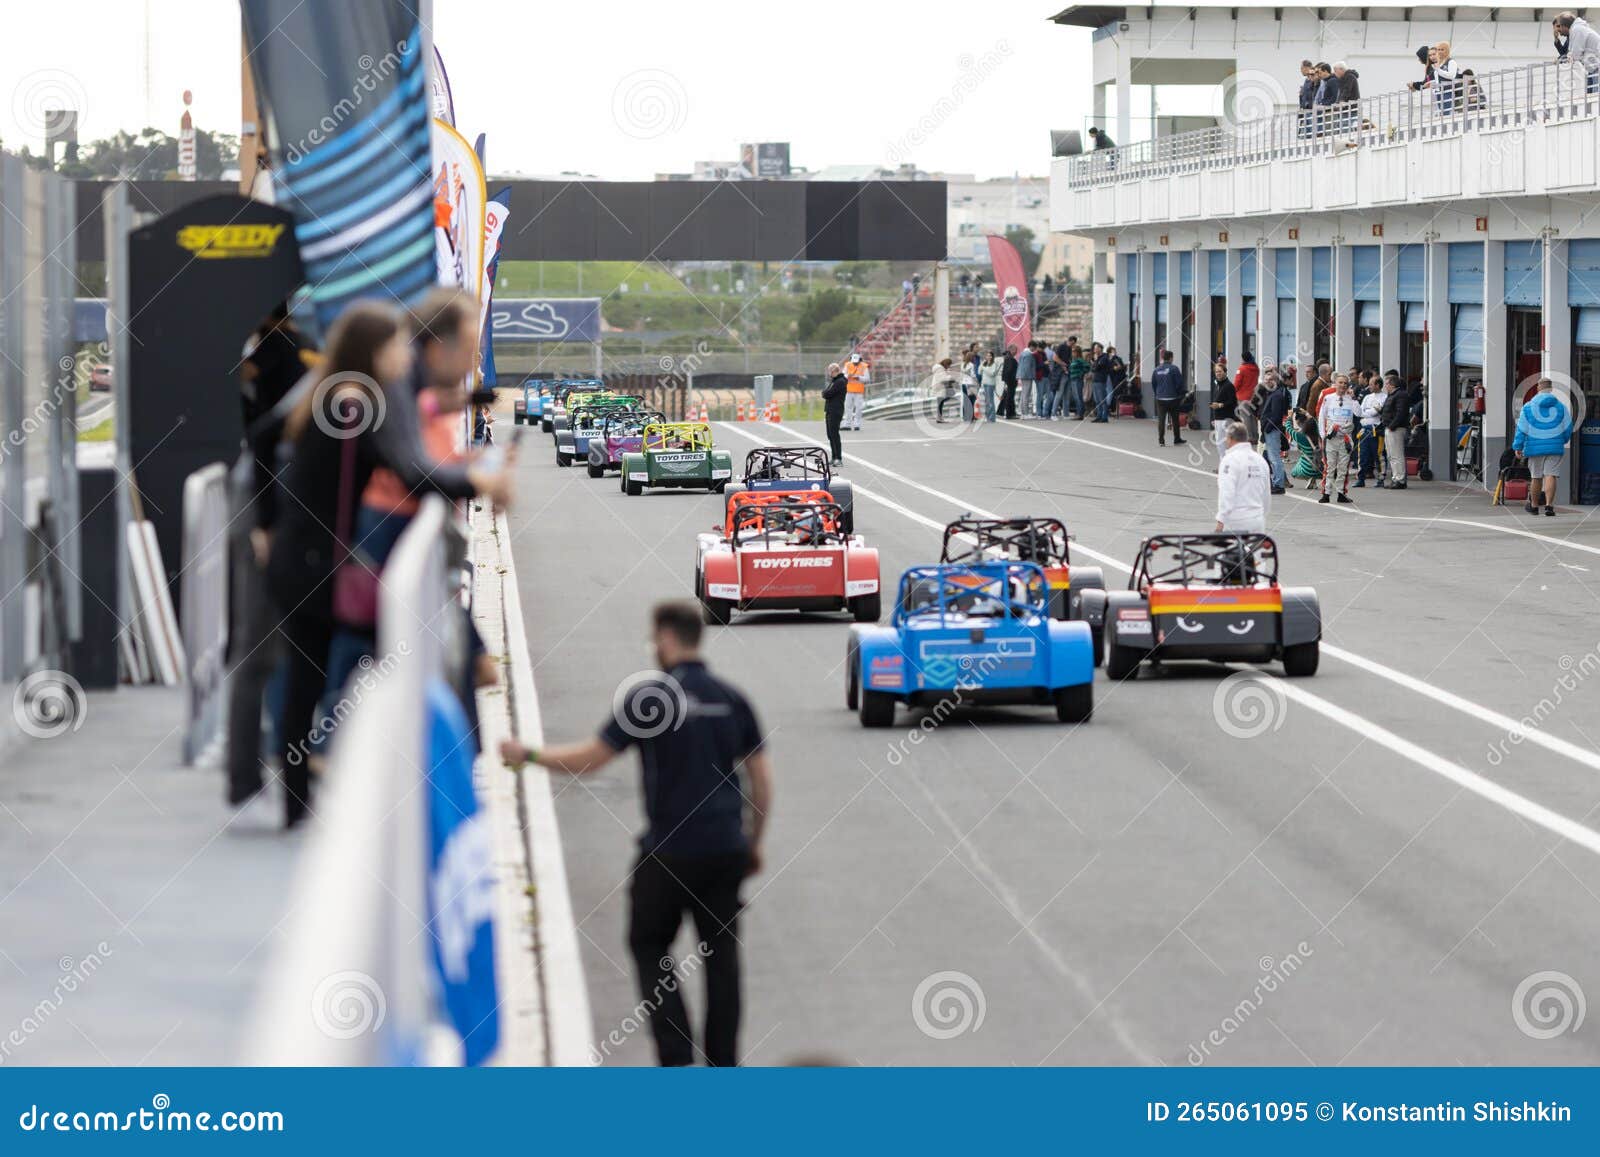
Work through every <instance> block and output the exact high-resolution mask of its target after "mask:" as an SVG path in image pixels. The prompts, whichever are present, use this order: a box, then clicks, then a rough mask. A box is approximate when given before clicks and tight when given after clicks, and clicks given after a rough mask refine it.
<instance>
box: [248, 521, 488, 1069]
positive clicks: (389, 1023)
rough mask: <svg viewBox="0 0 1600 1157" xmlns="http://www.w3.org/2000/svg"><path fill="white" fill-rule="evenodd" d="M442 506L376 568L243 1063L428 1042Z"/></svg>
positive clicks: (457, 617) (445, 619) (445, 606)
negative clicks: (431, 693) (369, 655)
mask: <svg viewBox="0 0 1600 1157" xmlns="http://www.w3.org/2000/svg"><path fill="white" fill-rule="evenodd" d="M447 512H448V507H447V506H446V505H445V503H444V501H443V500H442V499H440V498H437V497H433V496H430V497H428V498H426V499H424V500H423V503H422V507H421V510H420V511H419V512H418V514H417V516H416V518H415V519H413V520H412V523H411V526H410V527H409V528H408V529H407V530H406V531H405V533H404V534H402V535H401V536H400V541H399V542H398V543H397V544H396V546H395V549H394V552H393V553H392V554H391V555H390V556H389V560H388V562H387V563H386V565H385V566H384V571H383V591H382V595H381V602H380V607H379V617H378V625H379V634H378V658H377V659H375V660H374V663H373V668H372V671H373V672H376V677H375V678H371V679H370V680H369V684H370V685H368V686H366V687H364V688H363V692H362V694H361V698H360V701H359V702H358V703H357V704H356V705H355V708H354V710H352V711H351V712H350V713H349V715H348V716H347V717H346V718H345V720H344V722H343V723H341V724H340V726H339V728H338V730H337V731H335V732H334V736H333V747H332V751H331V754H330V758H329V767H328V771H327V774H326V775H324V776H322V780H321V781H322V783H323V784H324V785H325V787H324V790H323V791H322V792H321V794H320V795H319V797H318V800H317V815H316V821H315V827H314V828H313V830H312V831H311V833H310V839H309V841H308V843H307V846H306V848H305V851H304V854H303V855H302V857H301V861H300V865H299V870H298V872H297V873H296V877H295V881H294V884H293V886H292V888H291V891H290V895H289V900H288V903H287V904H286V905H285V907H286V909H287V910H288V913H289V915H288V917H287V918H286V921H285V924H284V927H283V939H282V944H283V947H282V949H281V950H280V951H279V953H278V955H277V956H276V957H275V958H274V960H273V963H272V965H271V966H270V967H269V969H268V974H267V979H266V982H265V984H264V987H263V990H262V994H261V998H260V1000H259V1002H258V1005H257V1008H256V1012H255V1019H254V1022H253V1027H252V1030H251V1032H250V1034H249V1037H248V1039H247V1045H246V1050H245V1052H246V1055H245V1061H246V1063H249V1064H256V1065H393V1064H411V1063H419V1062H422V1061H424V1060H428V1059H430V1057H429V1054H430V1053H431V1052H432V1051H433V1050H434V1048H435V1047H437V1046H436V1043H435V1044H433V1045H430V1040H429V1038H430V1026H431V1025H432V1024H433V1023H434V1022H435V1021H437V1020H438V1019H439V1018H438V1015H437V1003H436V999H437V998H436V994H437V992H438V990H439V987H440V985H439V978H438V975H437V968H436V967H435V965H434V962H433V957H432V952H431V944H432V935H433V933H434V931H435V930H433V929H430V927H429V917H428V913H429V911H430V902H429V895H428V888H427V883H428V859H429V854H428V840H429V835H428V811H427V800H428V798H429V796H428V792H427V791H426V790H424V788H425V785H424V784H423V783H422V782H421V781H422V780H423V779H424V778H425V777H426V775H427V772H426V771H425V769H427V768H428V767H429V759H428V753H427V728H428V719H429V712H428V709H427V706H426V704H427V698H426V697H427V688H428V683H429V680H430V679H431V678H433V677H434V676H435V674H436V673H437V672H439V671H440V670H441V664H442V663H443V661H444V657H445V644H444V643H443V642H441V638H443V639H450V638H453V637H454V636H455V634H456V632H457V631H458V630H459V629H460V624H461V622H462V616H461V613H460V609H459V606H458V605H457V603H456V602H455V600H454V598H453V585H452V584H451V583H450V582H449V581H448V579H449V577H450V576H448V575H447V569H446V568H447V548H448V546H449V544H448V542H447V539H448V536H449V534H450V533H451V531H450V525H449V519H448V518H447ZM370 673H371V672H369V674H370Z"/></svg>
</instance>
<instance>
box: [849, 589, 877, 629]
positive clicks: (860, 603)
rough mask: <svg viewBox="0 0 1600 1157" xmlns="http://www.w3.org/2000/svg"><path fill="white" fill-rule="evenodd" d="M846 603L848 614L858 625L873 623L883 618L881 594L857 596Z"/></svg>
mask: <svg viewBox="0 0 1600 1157" xmlns="http://www.w3.org/2000/svg"><path fill="white" fill-rule="evenodd" d="M847 601H848V602H849V604H850V613H851V614H852V615H854V616H855V620H856V622H858V623H875V622H877V621H878V620H879V619H880V618H881V617H882V616H883V596H882V595H881V594H877V593H874V594H870V595H857V596H856V597H855V598H853V599H849V600H847Z"/></svg>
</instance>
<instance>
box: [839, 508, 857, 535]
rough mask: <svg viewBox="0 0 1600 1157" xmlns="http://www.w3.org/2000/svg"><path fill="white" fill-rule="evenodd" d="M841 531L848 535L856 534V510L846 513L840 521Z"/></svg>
mask: <svg viewBox="0 0 1600 1157" xmlns="http://www.w3.org/2000/svg"><path fill="white" fill-rule="evenodd" d="M839 529H840V530H842V531H844V532H845V533H846V534H854V533H855V532H856V512H855V510H854V508H851V509H848V510H846V511H845V512H844V516H843V517H842V518H840V519H839Z"/></svg>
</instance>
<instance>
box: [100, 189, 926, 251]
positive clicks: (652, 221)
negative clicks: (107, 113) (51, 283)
mask: <svg viewBox="0 0 1600 1157" xmlns="http://www.w3.org/2000/svg"><path fill="white" fill-rule="evenodd" d="M107 183H108V182H104V181H79V182H76V184H77V207H78V230H79V231H78V256H79V260H82V261H102V260H104V258H105V255H104V252H103V248H104V246H103V243H102V242H103V238H102V229H101V226H100V215H99V214H100V195H101V193H102V191H103V190H104V189H105V187H106V185H107ZM489 184H490V189H491V191H492V190H494V189H499V188H502V187H503V186H504V185H505V184H506V182H503V181H491V182H490V183H489ZM510 185H511V218H510V221H509V223H508V226H507V230H506V235H505V237H504V239H503V240H502V246H503V248H502V252H501V256H502V258H503V259H504V260H507V261H645V260H656V261H700V260H706V261H709V260H724V261H739V260H742V261H802V260H811V261H857V260H868V259H870V260H882V259H892V260H902V261H936V260H942V259H943V258H944V256H945V196H946V193H945V185H944V182H943V181H867V182H852V181H740V182H725V181H512V182H510ZM232 191H233V190H232V187H231V186H230V185H228V184H226V183H224V182H217V181H137V182H134V184H133V202H134V206H135V207H136V208H139V209H143V210H145V211H147V212H150V213H153V214H156V215H160V214H165V213H168V212H171V211H172V210H173V209H176V208H178V207H179V206H181V205H186V204H189V203H190V202H192V201H196V200H198V199H200V198H201V197H205V196H211V195H215V194H217V193H219V192H232Z"/></svg>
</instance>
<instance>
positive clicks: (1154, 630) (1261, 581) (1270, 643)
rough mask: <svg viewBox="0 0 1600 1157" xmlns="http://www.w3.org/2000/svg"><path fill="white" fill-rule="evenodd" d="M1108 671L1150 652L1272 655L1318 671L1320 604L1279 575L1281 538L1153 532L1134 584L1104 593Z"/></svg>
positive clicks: (1158, 658) (1122, 672)
mask: <svg viewBox="0 0 1600 1157" xmlns="http://www.w3.org/2000/svg"><path fill="white" fill-rule="evenodd" d="M1104 598H1105V647H1106V656H1105V663H1106V674H1107V675H1109V676H1111V678H1113V679H1126V678H1129V677H1130V676H1132V675H1134V674H1136V673H1137V672H1138V669H1139V665H1140V664H1141V663H1144V662H1157V663H1161V662H1166V661H1168V660H1179V659H1208V660H1214V661H1220V662H1242V663H1270V662H1273V661H1274V660H1282V662H1283V670H1284V674H1286V675H1290V676H1295V677H1299V676H1305V675H1315V674H1316V673H1317V660H1318V656H1319V652H1320V644H1321V641H1322V609H1321V605H1320V604H1319V603H1318V601H1317V592H1316V591H1315V590H1313V589H1312V588H1310V587H1280V586H1279V585H1278V547H1277V544H1276V543H1275V542H1273V541H1272V539H1271V538H1269V537H1267V536H1266V535H1265V534H1237V533H1222V534H1162V535H1156V536H1154V537H1152V538H1147V539H1145V540H1144V543H1143V545H1142V546H1140V548H1139V558H1138V560H1137V561H1136V562H1135V564H1134V568H1133V574H1132V575H1131V576H1130V577H1129V579H1128V589H1127V590H1125V591H1111V592H1108V593H1107V594H1106V595H1105V596H1104Z"/></svg>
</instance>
